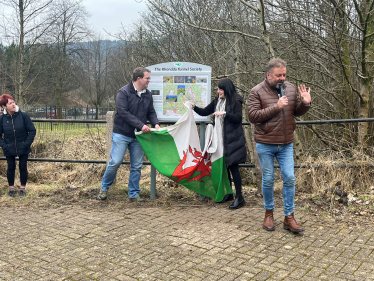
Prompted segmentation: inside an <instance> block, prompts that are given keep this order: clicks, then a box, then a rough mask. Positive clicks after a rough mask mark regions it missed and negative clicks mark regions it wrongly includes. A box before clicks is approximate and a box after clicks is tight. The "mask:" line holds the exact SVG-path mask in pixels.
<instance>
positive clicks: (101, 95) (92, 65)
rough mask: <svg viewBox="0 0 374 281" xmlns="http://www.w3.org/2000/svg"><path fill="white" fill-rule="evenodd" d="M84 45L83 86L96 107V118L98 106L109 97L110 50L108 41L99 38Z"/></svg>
mask: <svg viewBox="0 0 374 281" xmlns="http://www.w3.org/2000/svg"><path fill="white" fill-rule="evenodd" d="M84 45H86V48H85V51H84V53H83V55H82V69H83V77H82V80H83V85H84V86H83V87H84V89H85V91H86V92H87V94H88V96H89V97H90V101H91V102H92V104H93V105H94V106H95V108H96V119H98V114H99V106H101V105H102V103H103V101H104V99H105V98H109V93H108V88H109V75H108V73H109V67H110V64H109V61H110V57H111V55H112V50H111V45H110V41H103V40H101V39H100V38H99V39H98V40H96V41H91V42H88V43H86V44H84ZM82 48H83V46H82Z"/></svg>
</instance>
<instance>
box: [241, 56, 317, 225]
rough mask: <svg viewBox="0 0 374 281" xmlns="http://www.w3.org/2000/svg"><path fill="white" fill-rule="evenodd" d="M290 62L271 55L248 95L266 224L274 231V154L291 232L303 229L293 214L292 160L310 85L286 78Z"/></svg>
mask: <svg viewBox="0 0 374 281" xmlns="http://www.w3.org/2000/svg"><path fill="white" fill-rule="evenodd" d="M286 66H287V63H286V62H285V61H284V60H282V59H279V58H277V59H272V60H270V61H269V63H268V65H267V67H266V79H265V81H263V82H262V83H260V84H258V85H257V86H256V87H254V88H253V89H252V90H251V93H250V95H249V99H248V108H247V110H248V118H249V121H250V122H251V123H253V124H255V136H254V138H255V141H256V149H257V153H258V156H259V158H260V163H261V169H262V194H263V197H264V208H265V219H264V224H263V228H264V229H266V230H268V231H273V230H274V229H275V227H274V219H273V210H274V158H276V159H277V161H278V164H279V166H280V170H281V174H282V179H283V192H282V193H283V203H284V216H285V218H284V222H283V228H284V229H287V230H290V231H292V232H301V231H304V229H303V228H302V227H301V226H300V225H298V224H297V222H296V220H295V218H294V197H295V175H294V160H293V141H294V134H293V132H294V130H295V127H296V123H295V119H294V116H301V115H303V114H305V113H306V112H307V111H308V110H309V108H310V105H311V97H310V88H309V90H308V91H307V90H306V88H305V85H300V86H299V88H298V89H299V93H300V96H301V101H300V99H299V96H298V94H297V90H296V87H295V86H294V85H293V84H291V83H289V82H286V81H285V79H286Z"/></svg>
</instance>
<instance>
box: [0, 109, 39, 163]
mask: <svg viewBox="0 0 374 281" xmlns="http://www.w3.org/2000/svg"><path fill="white" fill-rule="evenodd" d="M35 135H36V129H35V126H34V124H33V123H32V121H31V119H30V116H29V115H28V114H27V113H26V112H21V110H19V108H18V106H17V107H16V112H15V113H14V114H13V115H9V114H8V113H7V112H6V110H4V113H3V114H2V115H0V136H1V137H0V146H1V148H2V149H3V152H4V156H13V157H16V156H21V155H26V154H29V153H30V152H31V148H30V146H31V144H32V143H33V141H34V138H35Z"/></svg>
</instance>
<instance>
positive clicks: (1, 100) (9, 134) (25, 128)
mask: <svg viewBox="0 0 374 281" xmlns="http://www.w3.org/2000/svg"><path fill="white" fill-rule="evenodd" d="M0 105H1V107H2V108H3V114H2V115H0V146H1V148H2V149H3V152H4V156H5V157H6V160H7V162H8V170H7V179H8V184H9V193H8V195H9V196H10V197H14V174H15V171H16V156H18V158H19V171H20V177H21V188H20V191H19V197H23V196H25V195H26V191H25V188H26V182H27V175H28V173H27V159H28V157H29V153H30V152H31V148H30V146H31V144H32V142H33V141H34V138H35V135H36V129H35V126H34V124H33V123H32V121H31V119H30V117H29V115H28V114H27V113H26V112H23V111H21V110H19V108H18V106H17V105H16V104H15V102H14V99H13V97H12V96H10V95H7V94H5V95H2V96H1V97H0Z"/></svg>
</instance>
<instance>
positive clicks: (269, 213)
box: [262, 210, 275, 231]
mask: <svg viewBox="0 0 374 281" xmlns="http://www.w3.org/2000/svg"><path fill="white" fill-rule="evenodd" d="M265 211H266V212H265V219H264V224H263V226H262V227H263V228H264V229H265V230H267V231H274V229H275V227H274V217H273V210H265Z"/></svg>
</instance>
